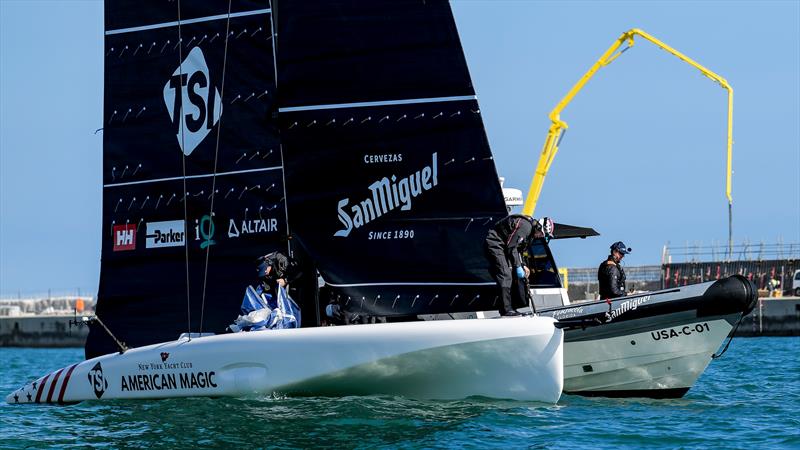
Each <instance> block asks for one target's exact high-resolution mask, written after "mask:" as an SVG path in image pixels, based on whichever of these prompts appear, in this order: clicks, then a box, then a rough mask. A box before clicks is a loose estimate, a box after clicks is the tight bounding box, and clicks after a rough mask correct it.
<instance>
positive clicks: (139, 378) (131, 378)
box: [120, 352, 217, 391]
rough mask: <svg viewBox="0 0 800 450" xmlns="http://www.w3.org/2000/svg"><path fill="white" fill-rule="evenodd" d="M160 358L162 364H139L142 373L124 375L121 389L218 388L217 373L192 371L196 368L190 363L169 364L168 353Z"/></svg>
mask: <svg viewBox="0 0 800 450" xmlns="http://www.w3.org/2000/svg"><path fill="white" fill-rule="evenodd" d="M159 356H160V357H161V362H141V363H138V369H139V372H140V373H136V374H126V375H122V376H121V377H120V389H121V390H123V391H162V390H173V389H211V388H215V387H217V381H216V378H215V377H216V375H217V374H216V372H215V371H213V370H212V371H203V370H192V369H194V367H193V365H192V363H191V362H190V361H176V362H167V359H169V353H167V352H161V354H160V355H159ZM187 369H189V370H187ZM141 372H144V373H141Z"/></svg>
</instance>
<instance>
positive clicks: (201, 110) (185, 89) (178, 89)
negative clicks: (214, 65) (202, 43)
mask: <svg viewBox="0 0 800 450" xmlns="http://www.w3.org/2000/svg"><path fill="white" fill-rule="evenodd" d="M164 104H165V105H166V106H167V111H168V112H169V117H170V119H172V123H173V125H174V126H175V136H176V137H177V138H178V145H179V146H180V147H181V150H183V153H184V154H185V155H186V156H189V155H190V154H191V153H192V151H194V149H195V148H196V147H197V146H198V145H200V142H202V141H203V139H205V137H206V136H208V133H209V132H211V129H212V128H213V127H214V125H216V124H217V122H218V121H219V117H220V116H221V115H222V98H221V97H220V95H219V91H218V90H217V88H215V87H213V86H211V77H210V76H209V74H208V64H206V58H205V57H204V56H203V51H202V50H200V47H195V48H193V49H192V51H190V52H189V54H188V55H186V59H185V60H183V62H182V63H181V65H180V66H179V67H178V68H177V69H175V72H173V73H172V76H171V77H170V79H169V81H167V84H165V85H164Z"/></svg>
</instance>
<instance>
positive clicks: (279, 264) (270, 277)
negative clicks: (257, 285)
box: [256, 252, 299, 291]
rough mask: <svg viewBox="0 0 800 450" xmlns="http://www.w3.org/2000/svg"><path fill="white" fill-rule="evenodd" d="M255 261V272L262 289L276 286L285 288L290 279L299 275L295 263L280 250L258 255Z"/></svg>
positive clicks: (270, 288) (266, 289) (273, 288)
mask: <svg viewBox="0 0 800 450" xmlns="http://www.w3.org/2000/svg"><path fill="white" fill-rule="evenodd" d="M256 262H257V264H258V266H257V267H256V272H257V273H258V279H259V280H261V284H262V288H263V290H264V291H270V290H277V287H278V286H280V287H284V288H285V287H286V286H287V285H288V284H289V281H290V280H294V279H296V278H298V277H299V274H298V273H297V271H296V270H294V266H295V265H294V264H292V261H290V260H289V258H288V257H287V256H286V255H284V254H283V253H281V252H272V253H269V254H267V255H264V256H260V257H259V258H258V260H257V261H256Z"/></svg>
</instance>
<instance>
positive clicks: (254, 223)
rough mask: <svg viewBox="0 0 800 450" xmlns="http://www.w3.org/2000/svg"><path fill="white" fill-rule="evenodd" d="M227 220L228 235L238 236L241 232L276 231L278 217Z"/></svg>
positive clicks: (230, 236)
mask: <svg viewBox="0 0 800 450" xmlns="http://www.w3.org/2000/svg"><path fill="white" fill-rule="evenodd" d="M238 223H239V226H237V225H236V224H237V220H236V219H230V220H229V221H228V237H229V238H238V237H239V236H240V235H242V234H258V233H272V232H275V231H278V219H249V220H241V221H238Z"/></svg>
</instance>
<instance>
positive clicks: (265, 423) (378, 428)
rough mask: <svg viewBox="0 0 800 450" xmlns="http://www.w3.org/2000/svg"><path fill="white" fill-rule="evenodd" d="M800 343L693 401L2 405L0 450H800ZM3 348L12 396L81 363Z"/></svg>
mask: <svg viewBox="0 0 800 450" xmlns="http://www.w3.org/2000/svg"><path fill="white" fill-rule="evenodd" d="M798 345H800V338H756V339H736V340H734V342H733V344H732V345H731V348H730V350H729V351H728V353H727V354H726V355H725V357H723V358H722V359H720V360H717V361H714V362H712V363H711V365H710V366H709V368H708V370H707V371H706V373H705V374H704V375H703V376H702V377H701V378H700V380H699V381H698V383H697V385H696V386H695V387H694V388H693V389H692V390H690V391H689V394H688V395H687V396H686V397H685V398H683V399H677V400H651V399H603V398H583V397H577V396H569V395H565V396H563V397H562V398H561V401H560V402H559V403H558V404H557V405H554V406H552V405H542V404H538V403H526V402H516V401H498V400H493V399H485V398H469V399H465V400H459V401H421V400H411V399H407V398H400V397H385V396H372V397H343V398H285V397H277V398H275V397H264V398H247V399H229V398H224V399H210V398H191V399H170V400H160V401H94V402H84V403H80V404H77V405H72V406H68V407H58V406H43V405H38V406H11V405H5V404H3V405H2V406H0V436H2V439H1V440H0V447H2V448H25V447H30V448H42V447H58V448H71V447H82V448H85V447H87V446H90V447H98V446H108V447H111V448H175V447H181V448H184V447H225V448H232V447H239V446H245V447H257V448H258V447H310V446H321V447H345V448H352V447H362V448H373V447H391V448H398V447H399V448H406V447H413V448H418V447H453V448H460V447H463V446H468V447H504V448H508V447H531V448H552V447H565V448H570V447H572V448H584V447H587V446H591V447H596V448H619V447H641V446H648V447H649V446H663V447H667V448H675V447H708V446H719V445H723V443H724V446H725V447H730V448H736V447H755V446H758V447H795V448H797V447H798V446H800V431H798V430H800V420H798V417H800V402H798V401H797V399H798V398H800V380H799V379H798V378H800V376H798V374H800V359H798V358H797V348H798ZM82 356H83V352H82V350H80V349H52V350H51V349H0V361H3V369H2V374H3V376H2V377H0V393H2V394H3V396H5V394H6V393H8V392H10V391H12V390H14V389H16V388H17V387H19V386H20V385H22V384H23V383H25V382H27V381H30V380H31V379H33V378H35V377H38V376H40V375H41V374H43V373H45V372H47V371H49V370H51V369H53V368H57V367H63V366H65V365H67V364H70V363H72V362H75V361H77V360H79V359H81V358H82Z"/></svg>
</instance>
